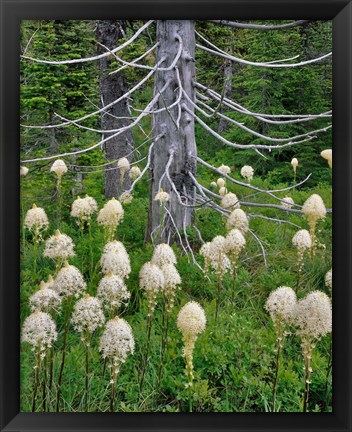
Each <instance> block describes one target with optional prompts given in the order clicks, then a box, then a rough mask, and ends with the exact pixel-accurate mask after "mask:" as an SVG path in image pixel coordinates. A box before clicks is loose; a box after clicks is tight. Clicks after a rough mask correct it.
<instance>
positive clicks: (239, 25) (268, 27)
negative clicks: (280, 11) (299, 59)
mask: <svg viewBox="0 0 352 432" xmlns="http://www.w3.org/2000/svg"><path fill="white" fill-rule="evenodd" d="M208 21H209V22H212V23H215V24H221V25H224V26H228V27H233V28H240V29H253V30H282V29H287V28H291V27H297V26H302V25H305V24H307V23H308V22H309V21H308V20H299V21H293V22H290V23H287V24H276V25H261V24H247V23H246V24H245V23H239V22H236V21H227V20H208Z"/></svg>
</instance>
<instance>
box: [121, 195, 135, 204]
mask: <svg viewBox="0 0 352 432" xmlns="http://www.w3.org/2000/svg"><path fill="white" fill-rule="evenodd" d="M119 200H120V201H121V202H122V204H130V203H131V202H132V201H133V195H132V194H130V193H129V192H124V193H123V194H122V195H120V197H119Z"/></svg>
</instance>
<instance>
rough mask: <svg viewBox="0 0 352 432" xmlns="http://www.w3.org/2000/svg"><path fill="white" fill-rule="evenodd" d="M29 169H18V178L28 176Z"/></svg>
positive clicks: (23, 167)
mask: <svg viewBox="0 0 352 432" xmlns="http://www.w3.org/2000/svg"><path fill="white" fill-rule="evenodd" d="M28 171H29V169H28V168H27V167H25V166H21V167H20V176H26V175H27V174H28Z"/></svg>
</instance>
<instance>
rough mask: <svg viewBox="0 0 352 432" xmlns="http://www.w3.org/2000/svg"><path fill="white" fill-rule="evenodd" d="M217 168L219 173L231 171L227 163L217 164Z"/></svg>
mask: <svg viewBox="0 0 352 432" xmlns="http://www.w3.org/2000/svg"><path fill="white" fill-rule="evenodd" d="M218 170H219V171H220V172H221V174H230V172H231V168H230V167H229V166H227V165H221V166H219V168H218Z"/></svg>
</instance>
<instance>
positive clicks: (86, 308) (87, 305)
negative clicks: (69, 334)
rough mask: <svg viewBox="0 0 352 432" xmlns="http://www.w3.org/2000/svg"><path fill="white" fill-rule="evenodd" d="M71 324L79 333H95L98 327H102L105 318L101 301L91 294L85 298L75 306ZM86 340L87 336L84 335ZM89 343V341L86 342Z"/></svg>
mask: <svg viewBox="0 0 352 432" xmlns="http://www.w3.org/2000/svg"><path fill="white" fill-rule="evenodd" d="M71 322H72V324H73V327H74V329H75V330H76V331H77V332H78V333H90V334H91V333H93V332H94V331H95V330H96V329H97V328H98V327H102V326H103V325H104V322H105V317H104V314H103V311H102V309H101V304H100V301H99V300H98V299H97V298H95V297H91V296H90V295H89V294H86V295H85V296H83V297H82V298H81V299H80V300H78V302H77V303H76V304H75V306H74V309H73V312H72V317H71ZM82 337H83V338H85V335H82ZM85 342H87V343H88V341H85Z"/></svg>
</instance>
